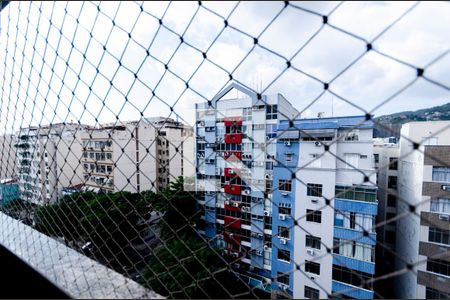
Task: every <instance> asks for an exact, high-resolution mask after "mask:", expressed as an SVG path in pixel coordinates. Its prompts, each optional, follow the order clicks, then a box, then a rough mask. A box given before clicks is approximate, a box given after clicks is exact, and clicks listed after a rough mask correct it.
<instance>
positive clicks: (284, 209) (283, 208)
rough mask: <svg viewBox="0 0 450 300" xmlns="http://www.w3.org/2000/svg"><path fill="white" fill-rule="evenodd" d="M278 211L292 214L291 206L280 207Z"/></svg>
mask: <svg viewBox="0 0 450 300" xmlns="http://www.w3.org/2000/svg"><path fill="white" fill-rule="evenodd" d="M278 213H279V214H283V215H288V216H289V215H291V208H290V207H279V208H278Z"/></svg>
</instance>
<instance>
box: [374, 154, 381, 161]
mask: <svg viewBox="0 0 450 300" xmlns="http://www.w3.org/2000/svg"><path fill="white" fill-rule="evenodd" d="M373 160H374V161H375V163H378V162H379V161H380V155H379V154H374V155H373Z"/></svg>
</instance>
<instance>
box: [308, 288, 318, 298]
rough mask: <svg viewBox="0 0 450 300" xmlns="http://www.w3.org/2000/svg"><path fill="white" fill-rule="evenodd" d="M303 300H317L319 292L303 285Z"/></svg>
mask: <svg viewBox="0 0 450 300" xmlns="http://www.w3.org/2000/svg"><path fill="white" fill-rule="evenodd" d="M305 298H308V299H319V290H318V289H313V288H312V287H309V286H307V285H305Z"/></svg>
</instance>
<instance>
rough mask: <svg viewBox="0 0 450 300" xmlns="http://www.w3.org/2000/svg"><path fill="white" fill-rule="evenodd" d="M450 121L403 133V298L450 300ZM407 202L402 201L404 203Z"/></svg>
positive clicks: (399, 286)
mask: <svg viewBox="0 0 450 300" xmlns="http://www.w3.org/2000/svg"><path fill="white" fill-rule="evenodd" d="M449 153H450V121H429V122H411V123H407V124H404V125H403V126H402V129H401V138H400V155H399V163H398V168H399V169H398V198H399V199H398V201H397V214H398V215H399V216H401V218H399V220H398V221H397V234H396V251H397V255H398V256H396V259H395V262H396V269H397V270H405V269H409V270H412V272H404V273H402V274H401V275H399V276H397V277H396V283H395V290H396V292H397V295H396V296H397V297H400V298H421V299H425V298H426V299H444V298H445V299H448V298H450V238H449V236H450V155H449ZM400 200H402V201H400Z"/></svg>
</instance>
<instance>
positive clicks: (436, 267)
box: [427, 259, 450, 276]
mask: <svg viewBox="0 0 450 300" xmlns="http://www.w3.org/2000/svg"><path fill="white" fill-rule="evenodd" d="M427 271H430V272H433V273H438V274H442V275H445V276H450V262H448V261H445V260H440V259H428V261H427Z"/></svg>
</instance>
